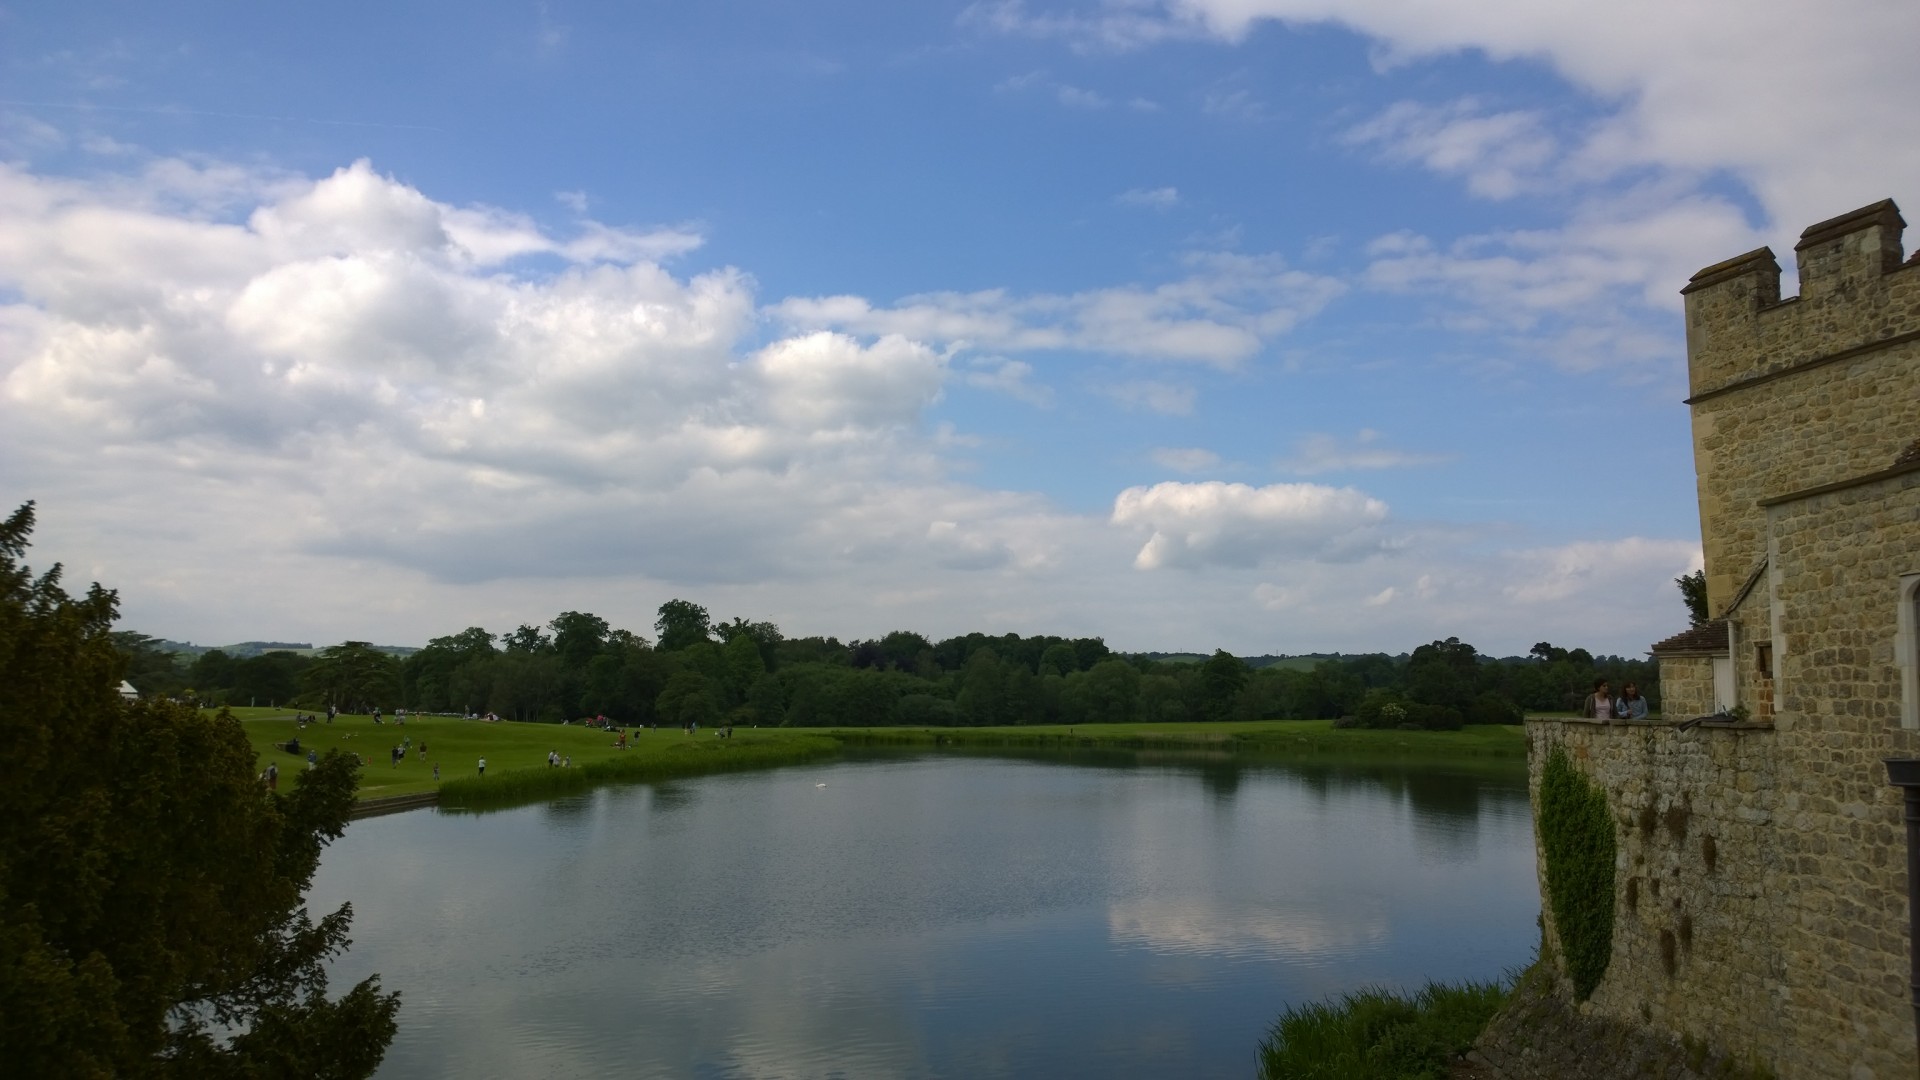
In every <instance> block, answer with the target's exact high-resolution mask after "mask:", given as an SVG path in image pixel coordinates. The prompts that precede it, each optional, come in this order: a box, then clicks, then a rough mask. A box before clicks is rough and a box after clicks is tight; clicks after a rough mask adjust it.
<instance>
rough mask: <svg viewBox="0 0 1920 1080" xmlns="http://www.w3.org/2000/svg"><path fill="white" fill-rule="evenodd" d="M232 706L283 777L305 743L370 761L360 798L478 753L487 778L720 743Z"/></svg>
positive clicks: (401, 787) (573, 728)
mask: <svg viewBox="0 0 1920 1080" xmlns="http://www.w3.org/2000/svg"><path fill="white" fill-rule="evenodd" d="M232 711H233V714H234V715H235V716H237V717H239V718H240V720H241V726H242V727H244V728H245V729H246V732H247V738H248V739H250V740H251V741H252V742H253V748H254V750H255V751H257V752H258V753H259V754H260V768H262V769H264V768H266V767H267V762H269V761H273V762H278V763H279V765H280V772H281V773H282V774H283V775H285V774H287V773H288V772H290V771H292V770H296V769H299V768H303V767H304V762H305V759H306V752H307V750H309V749H313V750H318V751H320V752H321V753H323V754H324V753H326V752H327V751H328V750H348V751H351V752H353V753H357V754H359V755H360V757H361V759H362V760H363V761H365V760H366V759H369V758H371V759H372V762H371V764H369V765H367V766H366V767H365V768H364V769H363V770H361V773H360V797H361V798H363V799H377V798H381V797H383V796H387V795H409V794H413V793H415V792H421V791H432V790H434V788H435V787H436V786H437V785H436V784H435V783H434V779H433V766H434V765H435V763H438V764H439V766H440V778H441V779H442V780H443V781H444V780H452V779H455V778H458V777H467V776H475V775H477V774H478V771H479V770H478V766H479V762H480V759H481V758H483V757H484V758H486V759H487V776H488V777H490V778H491V777H496V776H499V775H501V774H503V773H507V772H512V771H514V770H517V769H542V770H544V769H546V768H547V751H549V750H551V751H554V752H556V753H558V754H560V755H561V756H562V757H572V758H573V763H574V765H575V767H579V766H582V765H585V764H587V763H589V762H595V761H606V760H611V759H615V758H620V759H627V760H631V759H634V758H650V757H658V756H661V755H664V754H666V753H668V752H669V751H670V750H672V749H673V748H675V747H680V746H684V744H687V743H690V742H695V741H696V740H697V741H713V742H719V741H720V740H718V739H716V738H715V737H714V736H713V735H712V734H710V733H709V732H707V731H705V730H702V731H701V732H700V734H699V735H696V736H689V735H686V734H683V733H682V732H681V731H680V729H679V728H672V729H667V728H662V729H660V730H659V731H641V730H639V729H637V728H636V729H630V733H629V735H628V743H629V745H630V746H631V747H632V749H629V750H624V751H623V750H618V749H615V748H614V741H615V739H616V738H617V736H615V735H613V734H611V733H608V732H604V731H595V730H592V729H589V728H584V727H579V726H577V725H560V724H515V723H510V722H504V721H503V722H501V723H497V724H489V723H485V722H482V721H479V720H461V719H458V718H456V717H450V716H422V717H418V718H415V717H409V718H408V719H407V722H406V724H405V725H397V724H393V723H382V724H378V725H376V724H375V723H374V722H373V719H372V718H371V717H367V716H340V717H336V718H335V719H334V721H333V723H331V724H329V723H326V722H325V721H324V720H322V721H321V722H320V723H318V724H308V725H307V728H306V730H305V731H298V730H297V729H296V727H295V725H294V721H293V717H294V713H293V712H291V711H288V710H284V709H234V710H232ZM809 734H811V735H815V736H817V735H818V734H819V733H818V732H805V731H800V730H795V729H762V730H758V731H755V730H748V729H738V730H736V731H735V734H734V738H733V739H731V740H727V741H729V742H731V743H733V744H734V745H735V746H737V747H740V748H743V749H744V748H745V747H746V746H748V745H749V744H756V743H766V742H776V741H791V740H794V739H796V738H798V737H803V736H805V735H809ZM409 736H411V737H412V739H413V747H412V750H411V752H410V753H409V754H408V755H407V757H406V760H405V761H403V762H401V763H400V764H399V765H397V766H396V765H394V764H392V763H391V761H390V759H389V757H388V753H389V751H391V750H392V749H393V747H394V746H395V745H397V744H398V743H399V742H400V740H401V739H403V738H406V737H409ZM295 737H298V738H299V740H300V753H299V755H298V756H297V757H296V756H294V755H290V754H288V753H286V752H285V751H282V750H279V749H276V748H275V744H276V743H284V742H286V741H287V740H288V739H291V738H295ZM423 743H424V744H425V745H426V748H427V754H426V756H425V757H422V756H421V754H420V747H421V745H422V744H423Z"/></svg>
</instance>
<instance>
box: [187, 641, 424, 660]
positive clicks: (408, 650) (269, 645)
mask: <svg viewBox="0 0 1920 1080" xmlns="http://www.w3.org/2000/svg"><path fill="white" fill-rule="evenodd" d="M155 644H157V645H158V646H159V647H160V648H162V649H165V650H167V651H168V652H171V653H174V654H176V655H179V656H199V655H200V654H202V653H209V652H212V651H213V650H215V649H218V650H220V651H221V652H223V653H226V654H227V655H228V656H234V657H238V658H240V659H242V660H245V659H247V658H248V657H253V656H259V655H261V654H262V653H270V652H290V653H299V654H300V655H301V656H312V655H313V654H315V653H317V652H319V651H320V648H324V647H325V646H321V647H320V648H316V647H314V644H313V642H311V641H242V642H239V643H238V644H234V645H195V644H194V643H193V642H191V641H168V640H166V639H165V638H161V639H160V640H159V641H157V642H156V643H155ZM374 648H376V649H378V650H380V651H381V652H383V653H387V654H389V655H391V656H412V655H413V654H414V653H417V652H419V651H420V650H419V648H418V647H417V646H413V645H375V646H374Z"/></svg>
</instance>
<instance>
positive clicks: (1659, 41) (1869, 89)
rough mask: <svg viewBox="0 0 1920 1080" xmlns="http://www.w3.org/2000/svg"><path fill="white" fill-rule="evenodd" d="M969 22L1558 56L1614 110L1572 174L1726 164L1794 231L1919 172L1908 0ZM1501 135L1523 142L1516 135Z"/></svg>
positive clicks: (1115, 34) (1509, 1)
mask: <svg viewBox="0 0 1920 1080" xmlns="http://www.w3.org/2000/svg"><path fill="white" fill-rule="evenodd" d="M965 21H966V22H967V23H969V24H971V25H975V26H980V27H983V28H988V29H992V30H995V31H998V32H1002V33H1013V34H1021V35H1026V36H1034V37H1046V38H1057V39H1061V40H1065V41H1067V42H1069V43H1070V44H1072V45H1073V46H1074V47H1076V48H1081V49H1128V48H1139V47H1144V46H1150V45H1154V44H1157V43H1161V42H1166V41H1172V40H1194V39H1204V38H1210V39H1213V40H1217V41H1221V42H1226V43H1235V42H1239V41H1242V40H1244V39H1245V38H1246V37H1247V35H1248V34H1249V33H1250V32H1251V31H1252V29H1253V28H1254V26H1255V25H1257V24H1259V23H1261V22H1268V21H1271V22H1279V23H1284V24H1288V25H1311V24H1315V23H1331V24H1335V25H1339V26H1344V27H1346V28H1348V29H1350V30H1353V31H1355V32H1357V33H1360V34H1363V35H1365V36H1367V37H1369V38H1371V39H1373V40H1374V41H1376V42H1377V43H1378V44H1379V45H1380V46H1381V48H1382V49H1383V51H1384V52H1383V56H1384V61H1385V62H1386V63H1388V64H1404V63H1408V62H1411V61H1413V60H1416V59H1419V58H1425V57H1433V56H1444V55H1447V54H1450V53H1454V52H1458V51H1460V50H1477V51H1479V52H1480V53H1482V54H1484V55H1485V56H1486V57H1487V58H1488V59H1490V60H1494V61H1532V62H1538V63H1542V64H1545V65H1546V66H1548V67H1550V68H1551V69H1552V70H1553V71H1555V72H1556V73H1557V74H1559V75H1560V76H1561V77H1562V78H1564V79H1565V80H1567V81H1568V82H1569V83H1570V84H1572V85H1573V86H1575V87H1578V88H1579V89H1580V90H1582V91H1584V92H1585V93H1586V94H1588V95H1589V96H1590V97H1591V98H1592V99H1593V100H1594V101H1595V102H1597V103H1601V104H1603V105H1604V106H1606V107H1607V108H1608V109H1609V115H1608V116H1606V117H1605V119H1604V120H1603V121H1602V122H1601V123H1599V124H1598V125H1596V126H1595V127H1593V128H1592V129H1591V130H1590V131H1589V132H1587V133H1586V134H1585V137H1584V139H1583V141H1582V143H1581V144H1580V146H1579V147H1577V148H1575V150H1574V151H1573V153H1574V155H1575V156H1576V159H1577V160H1575V161H1574V162H1573V163H1572V164H1571V165H1570V168H1569V170H1568V172H1569V173H1570V174H1582V173H1584V174H1586V175H1594V174H1602V175H1604V174H1608V173H1613V172H1617V171H1619V170H1621V169H1625V168H1630V167H1634V166H1653V167H1657V168H1661V169H1669V170H1677V171H1679V172H1683V173H1687V174H1690V175H1701V174H1705V173H1708V172H1712V171H1716V170H1727V171H1730V172H1732V173H1734V174H1735V175H1737V176H1739V177H1740V178H1742V179H1743V180H1744V181H1745V182H1746V183H1748V184H1749V185H1750V186H1751V187H1752V189H1753V190H1754V192H1755V193H1756V194H1757V195H1758V196H1759V199H1760V201H1761V204H1762V205H1763V206H1764V207H1765V208H1766V210H1767V212H1768V215H1769V217H1770V219H1771V221H1772V223H1773V224H1774V227H1776V228H1778V229H1779V230H1780V232H1781V233H1782V235H1781V236H1780V237H1779V239H1790V238H1791V236H1792V234H1793V233H1796V232H1797V231H1798V230H1799V229H1800V228H1802V227H1803V226H1805V225H1808V224H1811V223H1813V222H1815V221H1818V220H1821V219H1823V218H1826V217H1829V216H1831V215H1833V214H1835V213H1839V212H1842V211H1844V210H1847V209H1851V208H1853V207H1856V206H1862V205H1865V204H1866V203H1869V202H1872V201H1874V200H1876V199H1880V198H1884V197H1886V195H1888V194H1889V193H1890V192H1892V191H1894V190H1895V189H1896V188H1898V187H1899V186H1901V185H1902V184H1904V183H1906V182H1908V179H1909V178H1911V177H1912V176H1915V175H1920V112H1917V111H1916V110H1914V109H1913V108H1911V106H1910V104H1909V103H1910V102H1911V101H1912V100H1913V99H1914V97H1915V96H1916V95H1920V72H1917V71H1916V70H1915V68H1914V65H1913V58H1912V43H1913V42H1914V41H1916V40H1920V6H1916V5H1914V4H1912V3H1910V2H1909V0H1836V2H1834V3H1830V4H1824V5H1820V6H1817V7H1816V6H1809V5H1807V4H1804V3H1800V2H1798V0H1749V2H1745V3H1740V4H1738V5H1733V4H1711V3H1702V4H1690V5H1686V6H1684V7H1680V8H1675V7H1673V6H1672V5H1668V4H1664V3H1662V2H1660V0H1623V2H1622V3H1617V4H1607V5H1592V4H1587V5H1581V4H1540V3H1535V2H1532V0H1441V2H1435V3H1427V4H1408V3H1405V2H1403V0H1148V2H1144V3H1138V4H1134V3H1128V4H1100V5H1094V6H1086V5H1057V4H1047V5H1035V6H1029V5H1027V4H1025V3H1021V2H1018V0H1007V2H1001V3H990V4H977V5H975V6H974V7H973V8H970V9H969V10H968V13H967V15H966V16H965ZM1781 72H1792V73H1793V77H1792V78H1782V77H1781V76H1780V73H1781ZM1443 108H1444V107H1443ZM1463 134H1465V133H1464V132H1456V135H1463ZM1523 141H1524V140H1523ZM1489 146H1490V147H1492V148H1496V149H1497V152H1498V153H1508V152H1511V150H1512V148H1513V144H1512V142H1511V141H1510V140H1509V139H1507V138H1506V137H1504V136H1499V137H1495V138H1493V140H1492V141H1491V143H1490V144H1489ZM1448 168H1450V169H1453V170H1455V171H1463V172H1467V173H1468V174H1471V173H1472V172H1473V170H1472V169H1468V168H1463V167H1461V166H1448ZM1495 183H1496V186H1497V181H1495ZM1788 246H1789V247H1790V246H1791V245H1790V244H1789V245H1788Z"/></svg>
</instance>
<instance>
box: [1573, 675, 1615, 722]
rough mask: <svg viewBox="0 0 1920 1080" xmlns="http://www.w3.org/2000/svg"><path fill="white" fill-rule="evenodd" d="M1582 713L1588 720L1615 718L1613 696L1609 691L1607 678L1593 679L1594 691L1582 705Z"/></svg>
mask: <svg viewBox="0 0 1920 1080" xmlns="http://www.w3.org/2000/svg"><path fill="white" fill-rule="evenodd" d="M1580 715H1581V716H1583V717H1585V718H1587V719H1588V720H1611V719H1613V698H1612V697H1611V696H1609V695H1608V693H1607V680H1605V679H1595V680H1593V693H1591V694H1588V695H1587V700H1586V701H1585V702H1584V703H1583V704H1582V705H1581V706H1580Z"/></svg>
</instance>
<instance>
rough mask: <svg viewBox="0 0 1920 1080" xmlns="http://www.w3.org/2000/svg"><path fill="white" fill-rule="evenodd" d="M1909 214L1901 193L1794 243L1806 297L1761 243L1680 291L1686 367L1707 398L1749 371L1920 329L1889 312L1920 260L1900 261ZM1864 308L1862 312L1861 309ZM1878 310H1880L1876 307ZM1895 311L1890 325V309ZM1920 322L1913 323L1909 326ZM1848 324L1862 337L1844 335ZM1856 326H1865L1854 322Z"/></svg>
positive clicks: (1694, 390)
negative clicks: (1789, 290)
mask: <svg viewBox="0 0 1920 1080" xmlns="http://www.w3.org/2000/svg"><path fill="white" fill-rule="evenodd" d="M1905 227H1906V222H1905V221H1904V220H1903V219H1902V218H1901V217H1900V209H1899V207H1897V206H1895V205H1894V202H1893V200H1892V199H1882V200H1881V201H1879V202H1877V203H1874V204H1873V205H1871V206H1863V207H1861V208H1860V209H1858V210H1855V211H1853V212H1852V213H1848V214H1841V215H1840V216H1839V217H1834V218H1829V219H1827V220H1826V221H1822V222H1820V223H1819V224H1817V225H1813V226H1810V227H1809V228H1808V229H1807V230H1806V231H1805V232H1802V233H1801V234H1800V242H1799V243H1797V244H1795V245H1794V253H1795V255H1796V256H1797V258H1798V262H1799V269H1800V295H1799V296H1797V297H1787V298H1786V299H1784V300H1782V298H1781V296H1780V264H1779V263H1778V262H1777V261H1775V259H1774V256H1773V251H1772V250H1771V249H1769V248H1760V249H1758V250H1756V251H1749V252H1747V253H1746V254H1744V255H1740V256H1737V257H1735V258H1732V259H1728V260H1726V261H1725V262H1720V263H1715V264H1714V265H1712V266H1709V267H1707V268H1706V269H1704V270H1702V271H1700V272H1699V273H1697V274H1695V275H1694V276H1693V279H1692V280H1691V281H1689V282H1688V283H1687V286H1686V288H1684V289H1682V290H1680V292H1681V295H1682V296H1683V297H1685V303H1686V319H1687V361H1688V363H1687V368H1688V375H1689V381H1690V383H1691V387H1690V389H1691V396H1692V397H1693V398H1698V397H1700V396H1701V395H1703V394H1707V393H1711V392H1713V391H1716V390H1720V389H1722V388H1724V387H1728V386H1731V385H1734V384H1738V383H1741V382H1743V381H1745V380H1747V379H1751V378H1755V377H1757V376H1761V375H1766V374H1769V373H1770V372H1774V371H1778V370H1780V369H1783V368H1789V367H1794V366H1796V365H1798V364H1801V363H1804V362H1806V361H1808V360H1811V359H1815V358H1816V357H1817V355H1822V354H1829V353H1836V352H1841V351H1843V350H1846V349H1848V348H1851V347H1855V346H1862V345H1867V344H1869V343H1870V341H1871V340H1872V339H1873V338H1877V337H1882V336H1895V335H1898V334H1901V333H1903V332H1907V331H1912V330H1915V329H1920V319H1915V318H1913V317H1912V316H1911V315H1908V314H1907V313H1906V312H1904V311H1903V310H1900V309H1902V308H1904V306H1905V305H1904V304H1896V305H1893V308H1894V310H1891V311H1889V310H1887V300H1888V295H1887V293H1888V290H1889V288H1890V287H1892V285H1893V282H1894V280H1895V279H1896V278H1897V279H1899V280H1900V281H1901V282H1902V285H1903V288H1902V290H1901V291H1902V292H1904V291H1906V289H1905V287H1906V286H1910V285H1911V284H1912V282H1911V281H1909V280H1908V275H1909V274H1914V275H1915V276H1916V277H1920V264H1914V263H1909V264H1907V265H1905V266H1904V267H1903V266H1902V264H1901V261H1900V259H1901V233H1902V231H1903V230H1904V229H1905ZM1854 309H1858V310H1854ZM1870 309H1878V312H1877V315H1878V317H1875V318H1868V317H1866V315H1867V311H1868V310H1870ZM1889 315H1891V316H1892V320H1891V321H1892V322H1895V323H1901V324H1903V325H1900V326H1897V327H1896V326H1892V325H1890V324H1889V320H1888V319H1887V316H1889ZM1906 324H1914V325H1906ZM1838 328H1848V331H1847V333H1850V334H1854V335H1861V332H1862V331H1864V332H1865V333H1864V335H1861V336H1854V337H1852V338H1851V339H1849V340H1840V338H1841V337H1843V336H1846V334H1841V335H1836V334H1835V333H1834V330H1835V329H1838ZM1854 328H1857V329H1854Z"/></svg>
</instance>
